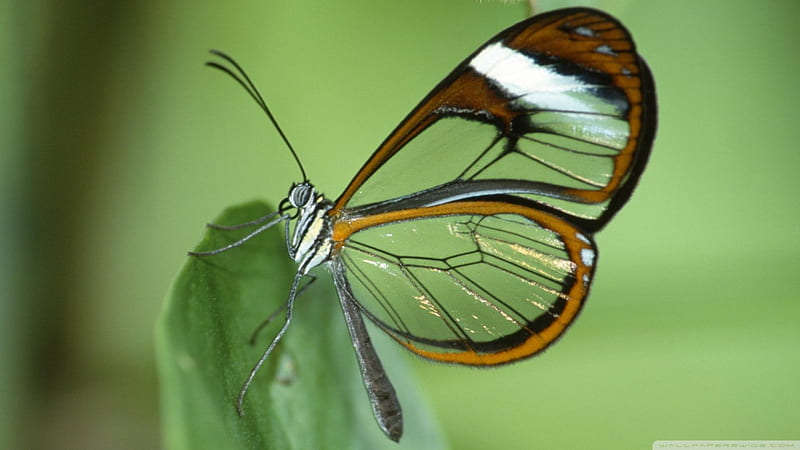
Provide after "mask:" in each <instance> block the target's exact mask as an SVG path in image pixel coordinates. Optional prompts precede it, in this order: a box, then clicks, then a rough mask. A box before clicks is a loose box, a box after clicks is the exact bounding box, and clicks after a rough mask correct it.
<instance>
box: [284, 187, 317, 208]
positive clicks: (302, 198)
mask: <svg viewBox="0 0 800 450" xmlns="http://www.w3.org/2000/svg"><path fill="white" fill-rule="evenodd" d="M312 191H313V188H312V187H311V186H310V185H309V184H306V183H301V184H298V185H296V186H295V187H293V188H292V192H291V193H290V194H289V201H290V202H292V206H294V207H295V208H301V207H303V206H305V205H306V204H307V203H308V202H309V200H311V192H312Z"/></svg>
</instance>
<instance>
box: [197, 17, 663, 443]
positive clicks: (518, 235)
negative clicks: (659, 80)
mask: <svg viewBox="0 0 800 450" xmlns="http://www.w3.org/2000/svg"><path fill="white" fill-rule="evenodd" d="M212 53H214V54H215V55H217V56H219V57H221V58H222V59H223V60H225V61H226V62H228V63H230V64H231V65H232V66H233V68H234V69H235V71H237V72H238V73H239V74H241V77H240V76H237V75H236V73H234V69H231V68H228V67H227V66H225V65H223V64H220V63H218V62H209V63H208V64H209V65H211V66H212V67H215V68H217V69H220V70H223V71H224V72H226V73H228V74H229V75H231V76H232V77H233V78H234V79H235V80H236V81H237V82H239V84H241V85H242V86H243V87H244V88H245V89H246V90H247V91H248V93H249V94H250V95H251V96H252V97H253V98H254V99H255V100H256V102H257V103H258V104H259V105H260V106H261V108H262V109H263V110H264V112H265V113H266V114H267V116H268V117H269V119H270V120H271V121H272V123H273V124H274V125H275V127H276V129H277V130H278V132H279V133H280V135H281V137H282V138H283V140H284V142H285V143H286V144H287V146H288V148H289V150H290V151H291V153H292V155H293V157H294V159H295V160H296V162H297V164H298V166H299V167H300V171H301V174H302V181H301V182H299V183H296V184H293V185H292V187H291V189H290V191H289V194H288V196H287V197H286V198H285V199H283V201H282V202H281V203H280V205H279V208H278V210H277V211H275V212H274V213H272V214H269V215H267V216H265V217H262V218H259V219H256V220H253V221H251V222H248V223H245V224H241V225H237V226H231V227H224V226H216V227H217V228H224V229H234V228H243V227H257V228H256V229H255V230H254V231H252V232H251V233H249V234H248V235H247V236H245V237H244V238H242V239H240V240H238V241H236V242H233V243H231V244H229V245H227V246H225V247H222V248H220V249H216V250H212V251H208V252H192V253H191V254H193V255H195V256H209V255H214V254H217V253H220V252H222V251H227V250H229V249H231V248H234V247H238V246H239V245H242V244H243V243H244V242H246V241H247V240H248V239H249V238H251V237H252V236H254V235H256V234H258V233H260V232H261V231H264V230H266V229H267V228H270V227H272V226H275V225H278V224H280V223H283V224H284V226H285V232H286V240H287V242H286V243H287V248H288V252H289V256H290V257H291V258H292V259H293V260H294V261H295V262H296V263H297V272H296V275H295V277H294V279H293V281H292V284H291V287H290V288H289V295H288V300H287V302H286V305H285V318H284V322H283V326H282V327H281V329H280V331H279V332H278V333H277V335H276V336H275V337H274V339H273V340H272V342H271V343H270V345H269V346H268V348H267V349H266V351H265V352H264V353H263V355H262V357H261V358H260V359H259V361H258V363H257V364H256V365H255V367H254V368H253V370H252V371H251V373H250V375H249V377H248V378H247V380H246V382H245V383H244V385H243V386H242V389H241V391H240V394H239V398H238V400H237V409H238V411H239V413H240V414H243V413H244V411H243V401H244V396H245V393H246V392H247V389H248V387H249V385H250V382H251V381H252V380H253V377H254V376H255V374H256V372H257V371H258V369H259V368H260V366H261V365H262V364H263V363H264V361H265V360H266V359H267V358H268V356H269V355H270V353H271V352H272V350H273V349H274V348H275V346H276V345H277V343H278V342H279V341H280V340H281V338H282V337H283V335H284V333H285V332H286V330H287V328H288V326H289V323H290V321H291V314H292V307H293V304H294V301H295V298H296V297H297V295H298V292H299V290H300V289H299V287H300V283H301V280H302V279H304V278H305V277H307V276H311V274H310V273H309V272H310V271H311V270H312V269H313V268H315V267H317V266H327V268H328V269H329V271H330V273H331V274H332V277H333V282H334V285H335V287H336V290H337V293H338V297H339V301H340V303H341V307H342V311H343V313H344V318H345V321H346V323H347V328H348V330H349V333H350V337H351V338H352V342H353V346H354V348H355V352H356V356H357V360H358V364H359V366H360V369H361V374H362V376H363V381H364V385H365V387H366V390H367V394H368V397H369V400H370V403H371V405H372V409H373V413H374V416H375V418H376V420H377V422H378V424H379V426H380V428H381V429H382V430H383V432H384V433H385V434H386V435H387V436H388V437H389V438H390V439H392V440H394V441H398V440H399V439H400V437H401V435H402V432H403V421H402V412H401V407H400V403H399V401H398V399H397V395H396V393H395V391H394V388H393V386H392V384H391V382H390V381H389V379H388V378H387V376H386V374H385V372H384V370H383V367H382V365H381V362H380V359H379V358H378V355H377V353H376V352H375V349H374V348H373V346H372V344H371V343H370V339H369V336H368V334H367V329H366V327H365V321H364V317H366V318H367V319H368V320H369V321H370V322H372V323H373V324H375V325H376V326H377V328H379V329H380V330H382V331H383V332H385V333H386V334H388V335H389V336H391V337H392V338H393V339H394V340H395V341H397V342H398V343H399V344H401V345H402V346H403V347H405V348H407V349H408V350H410V351H411V352H413V353H415V354H417V355H420V356H422V357H424V358H428V359H431V360H435V361H441V362H445V363H454V364H463V365H468V366H496V365H501V364H506V363H511V362H514V361H518V360H521V359H524V358H528V357H530V356H532V355H535V354H537V353H539V352H541V351H542V350H544V349H545V348H547V347H548V346H549V345H551V344H552V343H553V342H554V341H555V340H556V339H558V338H559V337H560V336H561V335H562V334H563V333H564V331H565V330H566V329H567V328H568V327H569V326H570V324H572V322H573V321H574V320H575V318H576V317H577V316H578V313H579V312H580V310H581V308H582V306H583V305H584V303H585V301H586V298H587V295H588V294H589V288H590V286H591V283H592V280H593V276H594V272H595V268H596V266H597V255H598V253H597V246H596V244H595V242H594V240H593V234H594V233H595V232H597V231H598V230H600V229H601V228H603V226H605V225H606V223H608V221H609V220H610V219H611V218H612V217H613V216H614V215H615V214H616V213H617V212H618V211H619V209H620V208H621V207H622V206H623V205H624V204H625V203H626V202H627V201H628V199H629V198H630V196H631V193H632V191H633V190H634V187H635V186H636V184H637V182H638V181H639V177H640V176H641V174H642V171H643V170H644V168H645V165H646V163H647V160H648V156H649V154H650V150H651V147H652V143H653V138H654V135H655V129H656V98H655V87H654V81H653V77H652V75H651V72H650V70H649V69H648V67H647V65H646V63H645V62H644V60H643V59H642V58H641V57H640V56H639V55H638V54H637V52H636V47H635V45H634V43H633V40H632V38H631V35H630V33H629V32H628V31H627V30H626V29H625V27H624V26H623V25H622V24H621V23H620V22H619V21H618V20H616V19H615V18H614V17H612V16H610V15H608V14H606V13H604V12H601V11H597V10H594V9H588V8H570V9H562V10H556V11H552V12H548V13H545V14H541V15H538V16H535V17H532V18H529V19H527V20H524V21H522V22H520V23H518V24H516V25H514V26H512V27H510V28H508V29H506V30H504V31H502V32H500V33H499V34H498V35H497V36H495V37H494V38H492V39H490V40H489V41H488V42H487V43H486V44H484V45H483V46H482V47H480V48H478V49H477V50H476V51H475V52H474V53H473V54H472V55H470V56H469V57H467V59H466V60H465V61H464V62H462V63H461V64H460V65H458V66H457V67H456V68H455V69H454V70H453V72H452V73H450V75H448V76H447V77H446V78H445V79H444V80H443V81H442V82H440V83H439V84H438V85H437V86H436V87H435V88H434V89H433V90H432V91H431V92H430V93H429V94H428V95H427V96H426V97H425V98H424V99H423V100H422V102H421V103H420V104H419V105H418V106H417V107H416V108H414V109H413V110H412V111H411V113H410V114H409V115H408V116H407V117H406V118H405V119H404V120H403V121H402V122H401V123H400V125H399V126H398V127H397V128H396V129H395V130H394V131H393V132H392V133H391V134H390V135H389V137H388V138H387V139H386V140H385V141H383V143H382V144H381V145H380V146H379V147H378V149H377V150H376V151H375V152H374V153H373V154H372V156H370V158H369V159H368V160H367V162H366V163H365V164H364V166H363V167H362V168H361V169H360V170H359V171H358V172H357V173H356V175H355V177H354V178H353V180H352V181H351V182H350V184H349V185H348V186H347V187H346V189H345V190H344V192H343V193H342V194H341V195H340V196H339V197H338V198H337V199H336V200H333V201H331V200H329V199H328V198H327V197H325V196H324V195H322V194H321V193H320V192H318V191H317V189H316V188H315V187H314V185H312V184H311V182H310V181H309V180H308V177H306V174H305V170H304V169H303V166H302V164H300V160H299V158H298V157H297V154H296V152H295V151H294V149H293V148H292V146H291V144H289V141H288V139H286V136H285V135H284V134H283V132H282V131H281V129H280V127H278V124H277V122H276V121H275V118H274V117H273V115H272V113H271V112H270V110H269V109H268V108H267V105H266V103H265V102H264V100H263V98H262V97H261V94H260V93H259V92H258V90H257V89H256V88H255V85H254V84H253V83H252V81H250V78H249V77H248V76H247V74H246V73H245V72H244V71H243V70H242V68H241V67H240V66H239V65H238V64H237V63H236V62H235V61H234V60H233V59H232V58H231V57H229V56H228V55H226V54H224V53H222V52H218V51H212Z"/></svg>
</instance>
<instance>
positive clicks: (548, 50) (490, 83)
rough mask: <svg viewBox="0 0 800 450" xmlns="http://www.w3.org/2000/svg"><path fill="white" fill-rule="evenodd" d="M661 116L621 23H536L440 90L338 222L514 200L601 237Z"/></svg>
mask: <svg viewBox="0 0 800 450" xmlns="http://www.w3.org/2000/svg"><path fill="white" fill-rule="evenodd" d="M655 114H656V113H655V91H654V86H653V80H652V77H651V75H650V72H649V70H648V68H647V65H646V64H645V63H644V61H643V60H642V59H641V58H640V57H639V55H637V53H636V49H635V45H634V43H633V41H632V39H631V36H630V34H629V33H628V32H627V30H625V28H624V27H623V26H622V25H621V24H620V23H619V22H618V21H616V19H614V18H613V17H611V16H608V15H607V14H605V13H602V12H600V11H595V10H591V9H585V8H574V9H566V10H560V11H555V12H553V13H549V14H543V15H539V16H536V17H533V18H531V19H528V20H526V21H523V22H521V23H519V24H517V25H515V26H513V27H511V28H509V29H507V30H505V31H503V32H502V33H500V34H499V35H498V36H496V37H495V38H493V39H492V40H490V41H489V42H488V43H487V44H486V45H484V46H483V47H482V48H480V49H478V51H476V52H475V53H474V54H473V55H472V56H470V57H469V58H467V59H466V60H465V61H464V62H463V63H462V64H461V65H459V66H458V67H457V68H456V69H455V70H454V71H453V72H452V73H451V74H450V75H449V76H448V77H447V78H446V79H445V80H444V81H442V82H441V83H440V84H439V85H438V86H437V87H436V88H435V89H434V90H433V91H432V92H431V93H430V94H429V95H428V96H427V97H426V98H425V99H424V100H423V101H422V102H421V103H420V105H419V106H417V108H415V109H414V110H413V111H412V112H411V114H409V116H408V117H406V119H405V120H404V121H403V122H401V124H400V125H399V126H398V128H397V129H395V131H394V132H393V133H392V134H391V135H390V136H389V137H388V138H387V139H386V141H384V142H383V144H382V145H381V146H380V147H379V148H378V150H377V151H376V152H375V153H374V154H373V155H372V157H371V158H370V159H369V160H368V161H367V163H366V164H365V165H364V167H363V168H362V169H361V170H360V171H359V172H358V174H357V175H356V176H355V178H354V179H353V181H352V182H351V183H350V185H349V186H348V187H347V189H346V190H345V192H344V193H343V194H342V196H341V197H340V198H339V199H338V200H337V202H336V205H335V207H334V209H333V210H332V212H331V213H332V214H334V215H335V214H339V213H341V212H342V211H344V210H353V211H356V213H358V214H374V213H376V212H383V211H387V210H388V209H390V208H394V209H397V208H410V207H421V206H431V205H436V204H441V203H446V202H449V201H454V200H460V199H467V198H478V197H481V196H485V195H494V194H497V193H505V194H512V195H516V196H520V197H525V198H528V199H531V200H533V201H535V202H537V203H539V204H540V205H542V206H543V207H545V208H548V209H549V210H551V211H553V212H555V213H557V214H561V215H565V214H566V216H568V217H571V218H573V219H577V220H578V221H580V222H581V223H582V226H583V227H584V228H586V229H590V230H597V229H599V228H600V227H602V226H603V225H604V224H605V223H606V222H607V221H608V220H609V219H610V218H611V216H612V215H613V214H614V213H615V212H616V211H617V210H618V209H619V208H620V207H621V206H622V205H623V204H624V203H625V201H626V200H627V198H628V197H629V195H630V192H631V191H632V189H633V187H634V185H635V184H636V181H637V180H638V177H639V174H640V173H641V171H642V170H643V168H644V165H645V163H646V160H647V157H648V154H649V151H650V147H651V145H652V140H653V136H654V133H655Z"/></svg>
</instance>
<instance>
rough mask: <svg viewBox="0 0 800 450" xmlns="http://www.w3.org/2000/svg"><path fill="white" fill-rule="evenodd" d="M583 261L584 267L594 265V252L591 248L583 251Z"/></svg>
mask: <svg viewBox="0 0 800 450" xmlns="http://www.w3.org/2000/svg"><path fill="white" fill-rule="evenodd" d="M581 261H583V265H585V266H589V267H591V266H592V264H594V250H592V249H590V248H583V249H581Z"/></svg>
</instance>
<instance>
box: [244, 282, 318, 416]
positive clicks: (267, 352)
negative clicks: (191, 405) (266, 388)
mask: <svg viewBox="0 0 800 450" xmlns="http://www.w3.org/2000/svg"><path fill="white" fill-rule="evenodd" d="M301 278H303V274H301V273H299V272H298V273H297V275H295V276H294V280H292V287H291V288H290V289H289V299H288V300H287V301H286V316H285V317H284V319H283V326H282V327H281V329H280V331H278V334H276V335H275V337H274V338H272V342H270V344H269V347H267V349H266V350H265V351H264V353H263V354H262V355H261V358H259V359H258V362H257V363H256V365H255V366H253V368H252V369H251V370H250V375H248V376H247V380H245V382H244V384H242V388H241V389H240V390H239V397H238V398H237V399H236V411H237V412H238V413H239V415H240V416H244V406H243V403H244V396H245V394H247V389H249V388H250V383H252V382H253V378H255V376H256V373H258V370H259V369H261V366H262V365H263V364H264V361H266V360H267V358H269V355H270V353H272V350H273V349H274V348H275V346H276V345H278V342H280V340H281V338H283V335H284V334H285V333H286V330H287V329H288V328H289V322H291V320H292V307H293V306H294V299H295V297H297V286H298V284H299V283H300V279H301Z"/></svg>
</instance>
